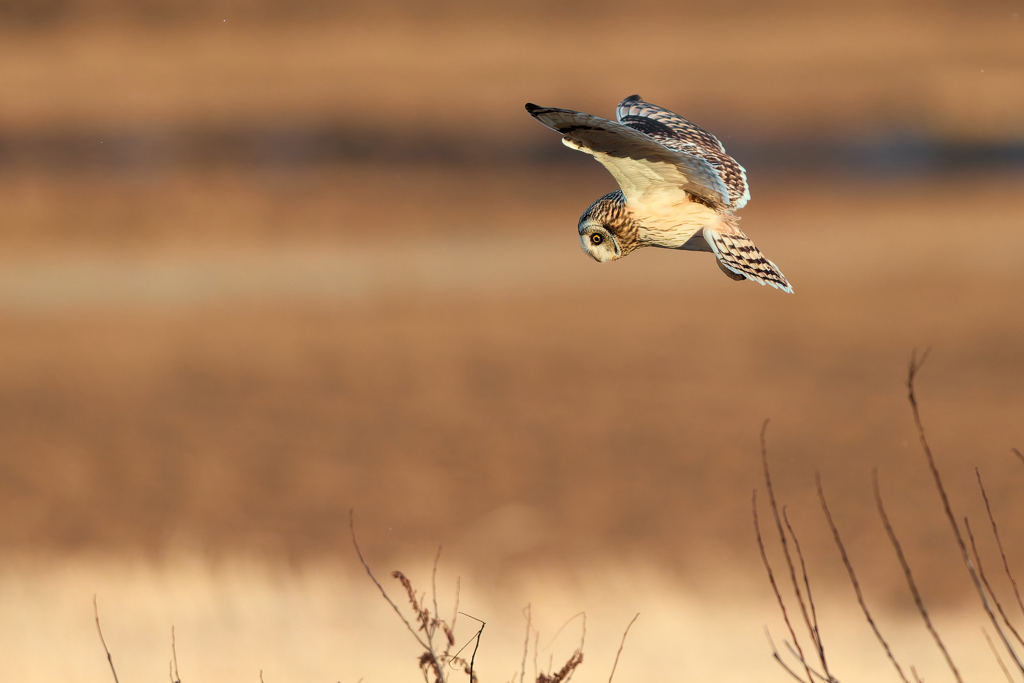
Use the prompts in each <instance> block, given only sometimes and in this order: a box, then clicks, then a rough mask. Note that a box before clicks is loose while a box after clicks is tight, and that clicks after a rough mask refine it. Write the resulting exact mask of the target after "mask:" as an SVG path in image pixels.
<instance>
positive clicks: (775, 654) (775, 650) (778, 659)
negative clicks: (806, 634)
mask: <svg viewBox="0 0 1024 683" xmlns="http://www.w3.org/2000/svg"><path fill="white" fill-rule="evenodd" d="M764 635H765V637H766V638H768V645H769V646H770V647H771V648H772V659H774V660H775V661H776V662H778V664H779V666H781V667H782V668H783V670H784V671H785V672H786V673H788V674H789V675H790V676H792V677H793V678H795V679H796V680H798V681H800V683H807V682H806V681H804V679H802V678H800V676H799V675H798V674H797V673H796V672H795V671H793V670H792V669H791V668H789V665H788V664H786V660H784V659H783V658H782V655H780V654H779V650H778V648H776V647H775V641H774V640H772V634H771V632H770V631H769V630H768V627H767V626H765V627H764ZM800 663H801V664H804V665H805V666H806V664H807V663H806V662H804V661H801V662H800ZM808 681H810V682H811V683H813V679H812V678H811V677H810V675H809V674H808Z"/></svg>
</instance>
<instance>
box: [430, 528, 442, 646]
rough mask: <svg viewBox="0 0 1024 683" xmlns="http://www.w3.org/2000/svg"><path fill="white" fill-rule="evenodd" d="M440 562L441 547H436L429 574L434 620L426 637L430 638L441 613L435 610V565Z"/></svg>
mask: <svg viewBox="0 0 1024 683" xmlns="http://www.w3.org/2000/svg"><path fill="white" fill-rule="evenodd" d="M440 561H441V546H437V555H435V556H434V568H433V570H431V572H430V594H431V596H432V597H433V598H434V620H433V621H432V622H431V626H430V628H429V629H428V631H427V635H428V636H429V637H431V638H433V637H434V629H435V628H437V623H438V622H440V621H441V613H440V612H438V610H437V563H438V562H440Z"/></svg>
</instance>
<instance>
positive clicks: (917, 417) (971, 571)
mask: <svg viewBox="0 0 1024 683" xmlns="http://www.w3.org/2000/svg"><path fill="white" fill-rule="evenodd" d="M927 358H928V351H925V352H924V353H923V354H922V355H921V358H920V359H918V358H917V353H916V351H915V352H914V353H913V354H912V355H911V357H910V365H909V367H908V369H907V398H908V400H909V401H910V407H911V409H912V411H913V413H914V425H915V426H916V427H917V434H918V438H919V439H920V441H921V448H922V449H923V450H924V455H925V459H926V460H927V461H928V469H929V470H931V473H932V479H933V480H934V481H935V488H936V489H937V490H938V492H939V497H940V498H941V499H942V508H943V510H944V511H945V513H946V519H947V520H949V525H950V528H951V529H952V530H953V537H954V538H955V539H956V543H957V547H959V548H960V556H961V559H962V560H963V563H964V566H965V567H966V568H967V574H968V575H969V576H970V577H971V581H972V582H973V583H974V588H975V590H976V591H977V592H978V598H979V599H980V600H981V606H982V607H983V608H984V610H985V613H986V614H988V618H989V621H991V622H992V627H993V628H994V629H995V630H996V633H998V634H999V637H1000V638H1001V639H1002V641H1003V643H1004V644H1005V645H1006V649H1007V650H1008V651H1009V652H1010V654H1011V655H1012V656H1013V659H1014V661H1015V662H1016V663H1017V666H1018V667H1019V668H1020V670H1021V671H1022V672H1024V665H1022V664H1021V662H1020V660H1019V659H1018V658H1017V655H1016V653H1014V651H1013V647H1012V646H1011V645H1010V640H1009V638H1007V637H1006V634H1005V633H1004V632H1003V629H1002V627H1001V626H1000V625H999V620H998V619H996V615H995V614H994V613H993V612H992V608H991V607H990V606H989V603H988V599H987V598H986V597H985V587H984V585H983V584H982V581H981V577H980V576H979V575H978V572H977V571H976V570H975V567H974V564H973V563H972V562H971V557H970V555H969V554H968V553H967V544H966V543H965V542H964V537H963V534H961V533H960V526H959V525H958V524H957V523H956V517H955V516H954V515H953V508H952V506H951V505H950V504H949V496H947V495H946V487H945V486H943V485H942V477H941V476H940V475H939V468H938V467H937V466H936V464H935V458H934V457H933V456H932V449H931V448H930V447H929V446H928V439H927V438H926V437H925V431H924V425H923V423H922V422H921V414H920V411H919V410H918V406H917V396H916V395H915V393H914V379H915V377H916V376H917V373H918V372H920V370H921V366H922V365H924V362H925V360H926V359H927ZM876 495H877V477H876Z"/></svg>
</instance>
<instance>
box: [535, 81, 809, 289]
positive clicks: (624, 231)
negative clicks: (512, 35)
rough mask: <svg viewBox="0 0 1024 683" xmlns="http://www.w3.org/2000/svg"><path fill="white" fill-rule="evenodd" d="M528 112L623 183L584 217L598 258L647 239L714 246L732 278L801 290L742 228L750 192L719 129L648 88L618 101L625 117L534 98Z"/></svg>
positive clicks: (588, 247) (648, 243)
mask: <svg viewBox="0 0 1024 683" xmlns="http://www.w3.org/2000/svg"><path fill="white" fill-rule="evenodd" d="M526 111H528V112H530V114H531V115H532V116H533V117H534V118H535V119H537V120H538V121H540V122H541V123H543V124H544V125H545V126H547V127H548V128H551V129H552V130H556V131H558V132H559V133H561V134H562V142H563V143H564V144H565V145H566V146H568V147H571V148H573V149H576V150H579V151H581V152H586V153H587V154H590V155H592V156H593V157H594V158H595V159H597V160H598V161H600V162H601V164H602V165H604V167H605V168H607V169H608V171H609V172H610V173H611V174H612V175H613V176H614V177H615V180H616V181H617V182H618V183H619V188H620V189H619V190H618V191H616V192H612V193H611V194H607V195H605V196H604V197H601V198H600V199H598V200H597V201H596V202H594V203H593V204H592V205H591V206H590V208H588V209H587V210H586V211H585V212H584V213H583V215H582V216H581V217H580V222H579V232H580V242H581V243H582V244H583V249H584V251H586V252H587V253H588V254H590V255H591V256H592V257H593V258H594V259H596V260H597V261H614V260H615V259H619V258H622V257H623V256H625V255H626V254H628V253H630V252H631V251H633V250H635V249H639V248H640V247H664V248H667V249H684V250H687V251H710V252H712V253H714V255H715V257H716V259H717V260H718V266H719V268H721V269H722V272H724V273H725V274H726V275H728V276H729V277H731V278H732V279H733V280H742V279H744V278H746V279H748V280H753V281H754V282H760V283H761V284H762V285H770V286H772V287H776V288H778V289H781V290H783V291H784V292H792V291H793V288H792V287H790V285H789V282H787V281H786V278H785V276H784V275H783V274H782V272H781V271H779V269H778V268H777V267H776V266H775V264H774V263H772V262H771V261H769V260H768V259H766V258H765V257H764V255H763V254H762V253H761V252H760V250H758V248H757V247H755V246H754V243H753V242H751V241H750V238H748V237H747V236H746V235H744V234H743V231H742V230H740V229H739V226H738V225H737V222H738V221H739V218H738V217H737V216H736V215H735V214H734V212H735V211H736V210H737V209H742V208H743V206H744V205H745V204H746V203H747V200H748V199H750V192H749V191H748V190H747V174H746V171H744V170H743V167H742V166H740V165H739V164H738V163H736V161H735V160H734V159H733V158H732V157H731V156H729V155H728V154H726V153H725V148H724V147H723V146H722V143H721V142H719V141H718V138H716V137H715V136H714V135H712V134H711V133H708V132H707V131H705V130H703V129H701V128H698V127H697V126H695V125H694V124H692V123H690V122H689V121H687V120H686V119H684V118H683V117H681V116H679V115H678V114H674V113H672V112H670V111H668V110H667V109H662V108H661V107H658V106H655V105H653V104H649V103H647V102H644V101H643V100H642V99H641V98H640V96H639V95H633V96H632V97H627V98H626V99H624V100H623V101H622V102H621V103H620V104H619V106H618V109H617V110H616V118H617V119H618V121H617V122H616V121H609V120H607V119H602V118H600V117H598V116H592V115H590V114H584V113H582V112H578V111H572V110H569V109H552V108H549V107H538V106H537V105H535V104H527V105H526Z"/></svg>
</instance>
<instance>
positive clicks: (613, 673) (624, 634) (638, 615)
mask: <svg viewBox="0 0 1024 683" xmlns="http://www.w3.org/2000/svg"><path fill="white" fill-rule="evenodd" d="M639 617H640V613H639V612H637V613H636V616H635V617H633V618H632V619H631V620H630V621H629V623H628V624H627V625H626V630H625V631H623V633H622V641H621V642H620V643H619V651H618V652H616V653H615V661H614V662H613V663H612V672H611V674H610V675H609V676H608V683H612V679H613V678H614V677H615V667H617V666H618V665H619V655H621V654H622V648H623V646H624V645H625V644H626V636H628V635H629V629H631V628H632V627H633V622H635V621H636V620H637V619H638V618H639Z"/></svg>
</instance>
